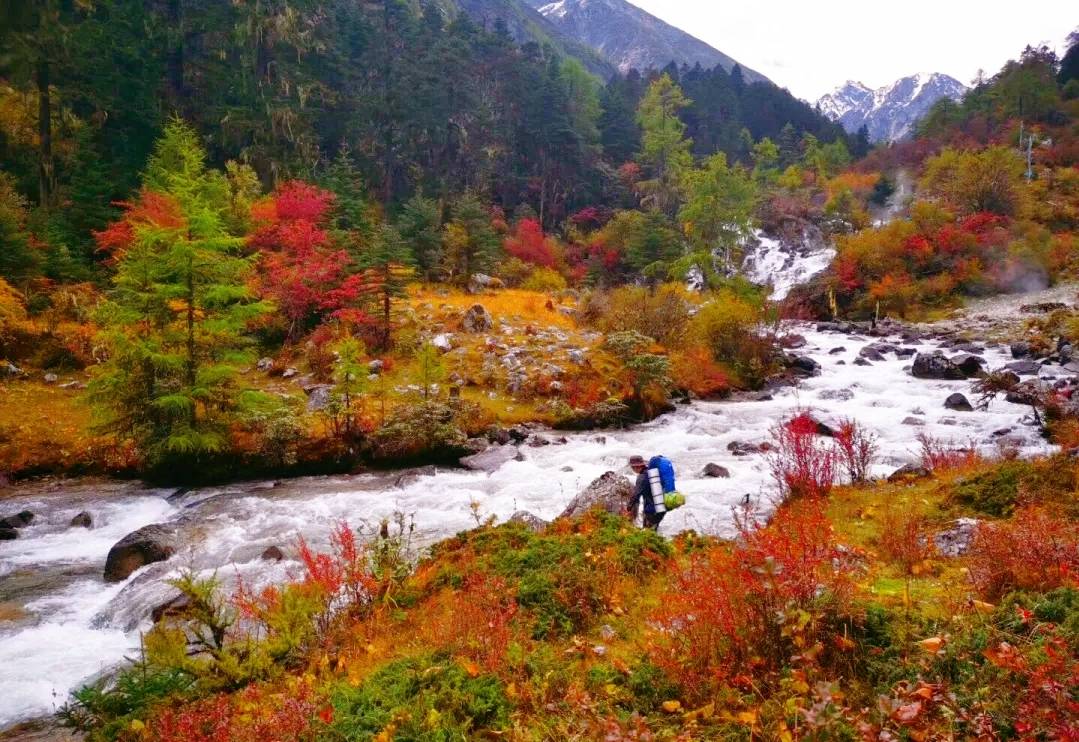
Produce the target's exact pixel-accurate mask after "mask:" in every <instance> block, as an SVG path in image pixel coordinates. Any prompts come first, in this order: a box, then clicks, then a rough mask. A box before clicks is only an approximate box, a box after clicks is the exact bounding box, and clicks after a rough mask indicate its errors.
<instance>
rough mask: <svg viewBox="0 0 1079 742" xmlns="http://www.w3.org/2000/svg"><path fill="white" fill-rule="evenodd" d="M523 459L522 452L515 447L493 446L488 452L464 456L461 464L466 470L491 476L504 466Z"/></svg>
mask: <svg viewBox="0 0 1079 742" xmlns="http://www.w3.org/2000/svg"><path fill="white" fill-rule="evenodd" d="M521 458H522V457H521V452H520V451H518V450H517V448H516V447H515V446H492V447H491V448H488V449H487V450H486V451H481V452H479V453H475V454H472V455H471V456H464V457H463V458H461V459H460V464H461V466H463V467H464V468H466V469H470V470H472V471H482V472H487V473H488V474H490V473H492V472H495V471H498V470H499V469H501V468H502V466H503V465H504V464H507V463H509V462H510V461H520V460H521Z"/></svg>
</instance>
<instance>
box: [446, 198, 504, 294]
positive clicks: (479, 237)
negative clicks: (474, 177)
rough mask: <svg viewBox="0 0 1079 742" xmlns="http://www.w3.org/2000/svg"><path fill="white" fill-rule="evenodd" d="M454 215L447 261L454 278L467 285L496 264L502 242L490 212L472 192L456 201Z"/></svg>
mask: <svg viewBox="0 0 1079 742" xmlns="http://www.w3.org/2000/svg"><path fill="white" fill-rule="evenodd" d="M452 216H453V219H452V220H451V221H450V223H449V224H447V225H446V228H445V230H444V233H443V245H444V248H445V254H444V256H443V262H444V265H445V268H446V273H447V275H448V276H449V278H450V280H451V281H453V282H455V283H457V284H459V285H461V286H467V285H468V282H469V281H470V280H471V279H472V276H473V275H475V274H476V273H482V272H484V271H489V270H491V269H492V268H493V267H494V263H495V260H496V259H497V257H498V255H499V253H500V252H501V249H502V241H501V240H500V239H499V237H498V234H496V233H495V231H494V229H493V228H492V227H491V215H490V213H489V212H488V211H487V209H486V208H485V207H484V205H483V204H482V203H481V202H480V200H479V198H478V197H477V196H476V194H474V193H472V192H471V191H468V192H465V194H464V195H462V196H461V197H460V198H459V199H457V201H456V202H455V203H454V204H453V209H452Z"/></svg>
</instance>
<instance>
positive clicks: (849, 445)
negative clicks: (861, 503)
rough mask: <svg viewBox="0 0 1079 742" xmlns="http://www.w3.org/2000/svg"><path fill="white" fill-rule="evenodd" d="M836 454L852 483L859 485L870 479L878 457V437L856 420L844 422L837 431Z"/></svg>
mask: <svg viewBox="0 0 1079 742" xmlns="http://www.w3.org/2000/svg"><path fill="white" fill-rule="evenodd" d="M835 445H836V453H837V454H838V458H839V463H840V464H841V465H842V467H843V469H844V471H845V472H846V474H847V477H848V478H849V479H850V481H851V482H853V483H855V484H858V483H861V482H864V481H866V480H867V479H868V478H869V470H870V468H871V467H872V466H873V460H874V459H875V458H876V457H877V448H878V447H877V436H876V434H875V433H872V432H870V431H868V430H866V429H865V428H864V427H862V426H861V425H859V424H858V423H857V422H856V421H854V420H843V421H842V422H840V423H839V428H838V430H836V431H835Z"/></svg>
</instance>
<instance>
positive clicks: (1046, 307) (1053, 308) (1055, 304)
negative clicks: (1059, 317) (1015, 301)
mask: <svg viewBox="0 0 1079 742" xmlns="http://www.w3.org/2000/svg"><path fill="white" fill-rule="evenodd" d="M1067 308H1068V305H1067V304H1065V303H1064V302H1060V301H1042V302H1038V303H1037V304H1023V305H1022V306H1021V307H1019V311H1020V312H1022V313H1023V314H1052V313H1053V312H1059V311H1060V310H1062V309H1067Z"/></svg>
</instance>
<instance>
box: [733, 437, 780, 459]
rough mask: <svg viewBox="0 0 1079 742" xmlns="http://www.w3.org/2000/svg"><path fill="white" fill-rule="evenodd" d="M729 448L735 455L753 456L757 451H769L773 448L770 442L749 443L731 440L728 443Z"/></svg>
mask: <svg viewBox="0 0 1079 742" xmlns="http://www.w3.org/2000/svg"><path fill="white" fill-rule="evenodd" d="M727 450H728V451H730V452H731V453H733V454H734V455H735V456H752V455H753V454H756V453H767V452H768V451H771V450H772V444H770V443H747V442H746V441H731V442H730V443H728V444H727Z"/></svg>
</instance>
